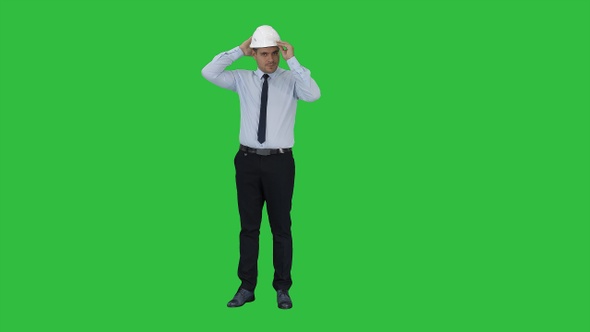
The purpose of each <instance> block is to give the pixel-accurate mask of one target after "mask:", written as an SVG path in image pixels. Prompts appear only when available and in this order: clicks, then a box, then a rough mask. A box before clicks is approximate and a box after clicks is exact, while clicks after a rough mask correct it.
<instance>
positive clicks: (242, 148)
mask: <svg viewBox="0 0 590 332" xmlns="http://www.w3.org/2000/svg"><path fill="white" fill-rule="evenodd" d="M240 151H245V152H248V153H255V154H257V155H259V156H270V155H271V154H277V153H285V152H290V151H292V149H291V148H284V149H254V148H251V147H249V146H245V145H242V144H240Z"/></svg>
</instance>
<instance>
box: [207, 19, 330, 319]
mask: <svg viewBox="0 0 590 332" xmlns="http://www.w3.org/2000/svg"><path fill="white" fill-rule="evenodd" d="M279 53H280V54H282V56H283V58H284V59H285V60H286V61H287V64H288V65H289V68H290V70H284V69H282V68H279V67H278V66H279ZM242 56H252V57H253V58H254V60H256V64H257V65H258V68H257V69H256V70H255V71H251V70H225V68H226V67H227V66H229V65H231V64H232V63H233V62H234V61H236V60H237V59H238V58H240V57H242ZM202 74H203V76H204V77H205V78H206V79H207V80H208V81H210V82H212V83H213V84H215V85H218V86H220V87H222V88H225V89H230V90H232V91H235V92H237V93H238V96H239V99H240V115H241V116H240V149H239V151H238V153H237V154H236V156H235V159H234V164H235V169H236V188H237V194H238V210H239V213H240V225H241V231H240V261H239V264H238V277H239V278H240V280H241V285H240V287H239V289H238V291H237V293H236V295H235V296H234V297H233V299H232V300H231V301H229V303H228V304H227V306H228V307H240V306H242V305H244V303H246V302H251V301H254V289H255V288H256V279H257V276H258V267H257V261H258V236H259V234H260V223H261V218H262V208H263V205H264V203H265V202H266V207H267V212H268V218H269V222H270V228H271V231H272V235H273V265H274V270H275V272H274V279H273V287H274V289H275V290H276V291H277V304H278V307H279V308H281V309H290V308H291V307H292V306H293V303H292V301H291V297H290V296H289V289H290V288H291V285H292V280H291V263H292V255H293V245H292V238H291V215H290V212H291V199H292V196H293V185H294V181H295V162H294V160H293V154H292V147H293V143H294V138H293V127H294V124H295V113H296V108H297V100H299V99H301V100H304V101H308V102H312V101H315V100H317V99H318V98H319V97H320V90H319V88H318V86H317V84H316V82H315V81H314V80H313V79H312V78H311V75H310V72H309V70H307V69H306V68H304V67H302V66H301V65H300V64H299V62H298V61H297V59H296V58H295V54H294V52H293V46H291V45H290V44H289V43H287V42H284V41H281V40H280V38H279V35H278V33H277V32H276V31H275V30H274V29H273V28H272V27H270V26H268V25H263V26H260V27H258V28H257V29H256V31H254V34H253V35H252V37H250V38H248V39H247V40H246V41H244V42H243V43H242V44H241V45H240V46H238V47H235V48H233V49H231V50H229V51H227V52H223V53H221V54H219V55H217V56H216V57H215V58H213V60H212V61H211V62H210V63H209V64H207V65H206V66H205V67H204V68H203V70H202Z"/></svg>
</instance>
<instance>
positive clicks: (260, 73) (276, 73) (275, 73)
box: [254, 68, 284, 79]
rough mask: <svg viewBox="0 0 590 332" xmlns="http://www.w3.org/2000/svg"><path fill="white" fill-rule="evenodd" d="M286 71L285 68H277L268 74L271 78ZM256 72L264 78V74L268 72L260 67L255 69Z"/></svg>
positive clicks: (259, 76) (257, 75)
mask: <svg viewBox="0 0 590 332" xmlns="http://www.w3.org/2000/svg"><path fill="white" fill-rule="evenodd" d="M282 71H284V69H282V68H277V70H275V72H274V73H272V74H268V76H269V77H270V78H273V77H275V76H276V75H278V74H279V73H280V72H282ZM254 74H256V77H258V78H259V79H262V75H264V74H266V73H265V72H263V71H262V70H260V68H256V70H255V71H254Z"/></svg>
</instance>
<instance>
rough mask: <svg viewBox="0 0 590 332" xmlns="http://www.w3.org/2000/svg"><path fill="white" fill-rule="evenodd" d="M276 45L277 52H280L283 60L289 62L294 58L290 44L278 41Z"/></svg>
mask: <svg viewBox="0 0 590 332" xmlns="http://www.w3.org/2000/svg"><path fill="white" fill-rule="evenodd" d="M277 45H279V50H281V53H282V54H283V59H285V60H289V59H291V58H292V57H294V56H295V54H294V53H293V46H291V44H289V43H287V42H284V41H278V42H277Z"/></svg>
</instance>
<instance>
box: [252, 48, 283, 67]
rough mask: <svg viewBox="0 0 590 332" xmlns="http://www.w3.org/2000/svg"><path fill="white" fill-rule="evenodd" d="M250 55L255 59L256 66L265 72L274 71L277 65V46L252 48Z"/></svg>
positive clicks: (278, 58)
mask: <svg viewBox="0 0 590 332" xmlns="http://www.w3.org/2000/svg"><path fill="white" fill-rule="evenodd" d="M252 57H253V58H254V60H256V64H258V68H259V69H260V70H262V71H263V72H265V73H267V74H271V73H274V72H275V70H277V68H278V67H279V60H280V56H279V47H278V46H271V47H261V48H253V49H252Z"/></svg>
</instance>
